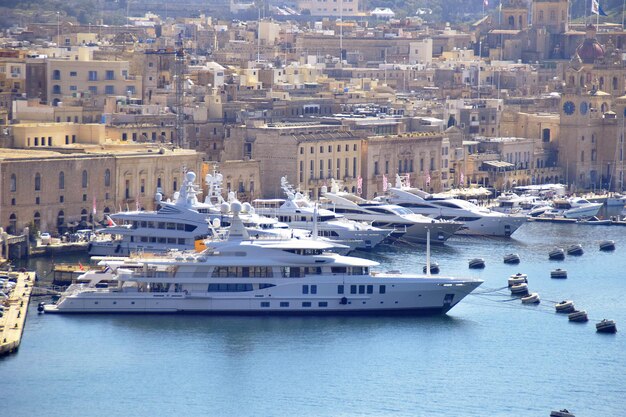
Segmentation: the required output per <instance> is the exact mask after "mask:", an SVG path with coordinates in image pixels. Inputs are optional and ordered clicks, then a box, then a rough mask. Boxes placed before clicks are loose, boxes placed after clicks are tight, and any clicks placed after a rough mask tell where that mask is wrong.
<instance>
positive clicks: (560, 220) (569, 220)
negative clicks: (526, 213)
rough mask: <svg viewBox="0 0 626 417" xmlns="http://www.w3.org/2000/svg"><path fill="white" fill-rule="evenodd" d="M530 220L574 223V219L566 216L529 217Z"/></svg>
mask: <svg viewBox="0 0 626 417" xmlns="http://www.w3.org/2000/svg"><path fill="white" fill-rule="evenodd" d="M528 221H530V222H548V223H576V219H569V218H566V217H529V218H528Z"/></svg>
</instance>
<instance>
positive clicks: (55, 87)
mask: <svg viewBox="0 0 626 417" xmlns="http://www.w3.org/2000/svg"><path fill="white" fill-rule="evenodd" d="M52 94H61V86H60V85H53V86H52Z"/></svg>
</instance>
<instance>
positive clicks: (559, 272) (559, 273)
mask: <svg viewBox="0 0 626 417" xmlns="http://www.w3.org/2000/svg"><path fill="white" fill-rule="evenodd" d="M550 278H567V271H566V270H565V269H561V268H557V269H555V270H554V271H551V272H550Z"/></svg>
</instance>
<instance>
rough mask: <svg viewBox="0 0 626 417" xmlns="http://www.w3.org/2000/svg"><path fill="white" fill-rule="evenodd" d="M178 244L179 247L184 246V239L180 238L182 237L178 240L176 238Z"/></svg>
mask: <svg viewBox="0 0 626 417" xmlns="http://www.w3.org/2000/svg"><path fill="white" fill-rule="evenodd" d="M178 244H179V245H184V244H185V239H184V238H182V237H179V238H178Z"/></svg>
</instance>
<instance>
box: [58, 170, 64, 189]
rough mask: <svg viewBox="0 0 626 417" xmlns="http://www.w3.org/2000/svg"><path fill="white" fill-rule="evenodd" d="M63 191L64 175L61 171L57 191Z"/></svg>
mask: <svg viewBox="0 0 626 417" xmlns="http://www.w3.org/2000/svg"><path fill="white" fill-rule="evenodd" d="M64 189H65V173H64V172H63V171H61V172H59V190H64Z"/></svg>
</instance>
